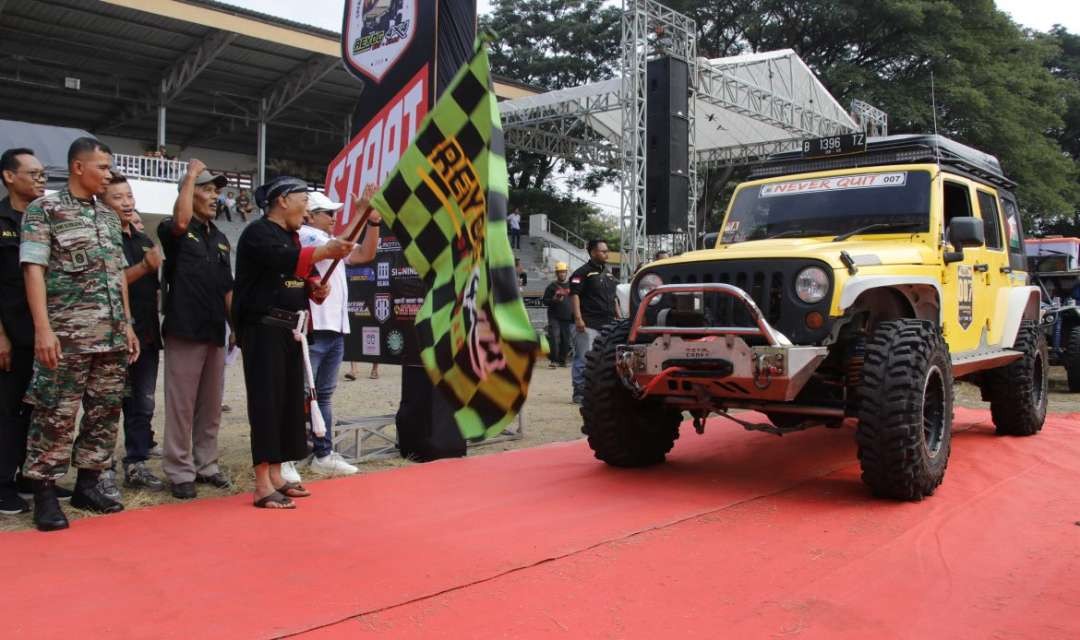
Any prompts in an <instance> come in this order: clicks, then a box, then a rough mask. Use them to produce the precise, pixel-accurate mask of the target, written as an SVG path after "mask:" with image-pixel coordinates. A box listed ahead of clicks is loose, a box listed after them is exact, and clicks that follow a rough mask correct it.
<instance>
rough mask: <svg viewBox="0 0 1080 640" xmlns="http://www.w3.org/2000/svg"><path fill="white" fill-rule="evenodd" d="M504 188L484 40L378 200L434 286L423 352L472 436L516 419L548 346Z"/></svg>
mask: <svg viewBox="0 0 1080 640" xmlns="http://www.w3.org/2000/svg"><path fill="white" fill-rule="evenodd" d="M507 193H508V191H507V175H506V153H505V149H504V143H503V132H502V127H501V125H500V123H499V109H498V105H497V103H496V99H495V94H494V92H493V91H492V90H491V76H490V67H489V65H488V54H487V47H486V46H484V44H483V43H482V42H481V41H478V42H477V45H476V52H475V53H474V54H473V57H472V59H471V60H470V61H469V63H468V64H467V65H465V66H464V67H462V68H461V69H460V70H459V71H458V73H457V75H456V76H455V77H454V80H453V81H452V82H451V83H450V86H449V87H448V88H447V90H446V91H445V92H444V93H443V95H442V96H441V97H440V98H439V101H438V102H437V103H436V105H435V108H434V109H433V110H432V111H431V113H429V114H428V116H427V117H426V118H425V119H424V121H423V122H422V123H421V124H420V128H419V131H418V132H417V134H416V138H415V139H414V140H413V143H412V145H410V146H409V148H408V149H406V150H405V152H404V154H402V157H401V160H400V161H399V162H398V165H397V167H396V168H395V169H394V171H393V172H392V173H391V174H390V175H389V176H388V177H387V178H386V180H384V181H383V184H382V189H381V190H380V191H379V193H378V194H376V195H375V197H374V198H372V201H371V204H372V206H374V207H375V208H376V209H378V211H379V212H380V213H381V214H382V215H383V217H384V218H386V222H387V223H388V224H389V225H390V226H391V228H392V229H393V231H394V234H395V235H396V236H397V237H398V240H399V241H400V242H401V246H402V250H403V252H404V254H405V257H406V259H407V260H408V261H409V264H410V265H412V267H413V268H414V269H416V271H417V273H418V274H419V275H420V277H421V278H423V280H424V283H425V285H427V289H428V293H427V297H425V298H424V303H423V305H422V306H421V307H420V312H419V313H418V314H417V316H416V330H417V336H418V338H419V342H420V358H421V360H422V361H423V363H424V368H425V369H427V372H428V375H429V376H430V377H431V380H432V382H433V383H434V384H435V386H437V387H438V388H439V389H441V390H442V392H443V394H444V395H445V396H446V398H447V399H448V400H449V401H450V403H451V405H452V406H453V407H454V409H455V412H454V417H455V419H456V420H457V424H458V428H459V429H460V430H461V433H462V435H463V436H465V438H467V439H482V438H485V437H487V436H490V435H496V434H498V433H499V432H501V431H502V429H503V428H504V427H505V426H507V425H508V424H509V423H510V421H511V420H513V418H514V416H515V415H516V414H517V412H518V410H519V409H520V408H521V405H522V404H523V403H524V402H525V396H526V394H527V393H528V388H529V379H530V378H531V376H532V368H533V364H534V363H535V361H536V357H537V355H538V354H539V353H540V352H541V350H546V344H545V343H544V341H543V340H542V339H541V338H540V337H538V336H537V334H536V331H535V330H534V329H533V327H532V325H531V324H530V323H529V318H528V315H527V314H526V312H525V305H524V304H522V301H521V297H520V296H519V295H518V280H517V273H516V272H515V271H514V255H513V252H512V251H511V250H510V242H509V240H508V238H507V232H506V205H507V197H508V196H507Z"/></svg>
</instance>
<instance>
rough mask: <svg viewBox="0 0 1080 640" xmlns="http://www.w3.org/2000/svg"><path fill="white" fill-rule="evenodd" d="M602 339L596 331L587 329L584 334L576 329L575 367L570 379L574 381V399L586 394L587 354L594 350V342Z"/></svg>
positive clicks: (571, 371)
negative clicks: (599, 338)
mask: <svg viewBox="0 0 1080 640" xmlns="http://www.w3.org/2000/svg"><path fill="white" fill-rule="evenodd" d="M598 337H600V332H599V331H597V330H596V329H590V328H588V327H585V331H584V333H582V332H580V331H578V330H577V328H575V329H574V366H573V367H571V369H570V379H571V380H573V381H574V397H575V398H580V397H581V396H582V395H584V393H585V354H586V353H588V352H589V349H592V344H593V340H596V339H597V338H598Z"/></svg>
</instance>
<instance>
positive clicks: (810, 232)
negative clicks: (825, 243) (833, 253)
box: [761, 229, 829, 240]
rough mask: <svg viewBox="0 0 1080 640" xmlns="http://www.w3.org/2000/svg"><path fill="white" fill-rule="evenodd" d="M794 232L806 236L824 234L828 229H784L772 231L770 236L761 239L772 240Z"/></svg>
mask: <svg viewBox="0 0 1080 640" xmlns="http://www.w3.org/2000/svg"><path fill="white" fill-rule="evenodd" d="M795 233H797V234H799V235H802V236H806V237H809V236H817V235H822V236H824V235H828V234H829V232H828V231H821V230H818V229H809V230H808V229H785V230H784V231H781V232H779V233H774V234H772V235H771V236H765V237H764V238H761V240H773V239H775V238H783V237H785V236H790V235H792V234H795Z"/></svg>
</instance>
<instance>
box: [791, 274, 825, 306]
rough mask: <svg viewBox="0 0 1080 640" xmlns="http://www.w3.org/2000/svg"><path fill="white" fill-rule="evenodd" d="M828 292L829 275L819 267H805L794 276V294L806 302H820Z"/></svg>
mask: <svg viewBox="0 0 1080 640" xmlns="http://www.w3.org/2000/svg"><path fill="white" fill-rule="evenodd" d="M828 293H829V275H828V274H827V273H825V270H824V269H822V268H821V267H807V268H805V269H803V270H802V271H800V272H799V275H797V276H795V295H797V296H799V300H802V301H803V302H805V303H807V304H814V303H816V302H821V300H822V299H823V298H824V297H825V296H826V295H827V294H828Z"/></svg>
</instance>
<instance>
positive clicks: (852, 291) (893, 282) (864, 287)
mask: <svg viewBox="0 0 1080 640" xmlns="http://www.w3.org/2000/svg"><path fill="white" fill-rule="evenodd" d="M904 285H915V286H926V287H932V288H933V289H934V292H935V293H936V294H937V304H938V318H937V320H938V321H939V322H940V320H941V300H942V296H941V283H940V282H938V281H937V280H935V279H933V278H929V277H925V276H855V277H853V278H850V279H848V281H847V282H846V283H844V290H843V291H842V292H841V294H840V312H841V313H843V312H846V311H847V310H848V309H849V308H850V307H851V305H853V304H855V301H856V300H858V299H859V296H861V295H862V294H864V293H866V292H867V291H870V290H871V289H882V288H891V289H895V288H897V287H902V286H904ZM905 297H906V296H905Z"/></svg>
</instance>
